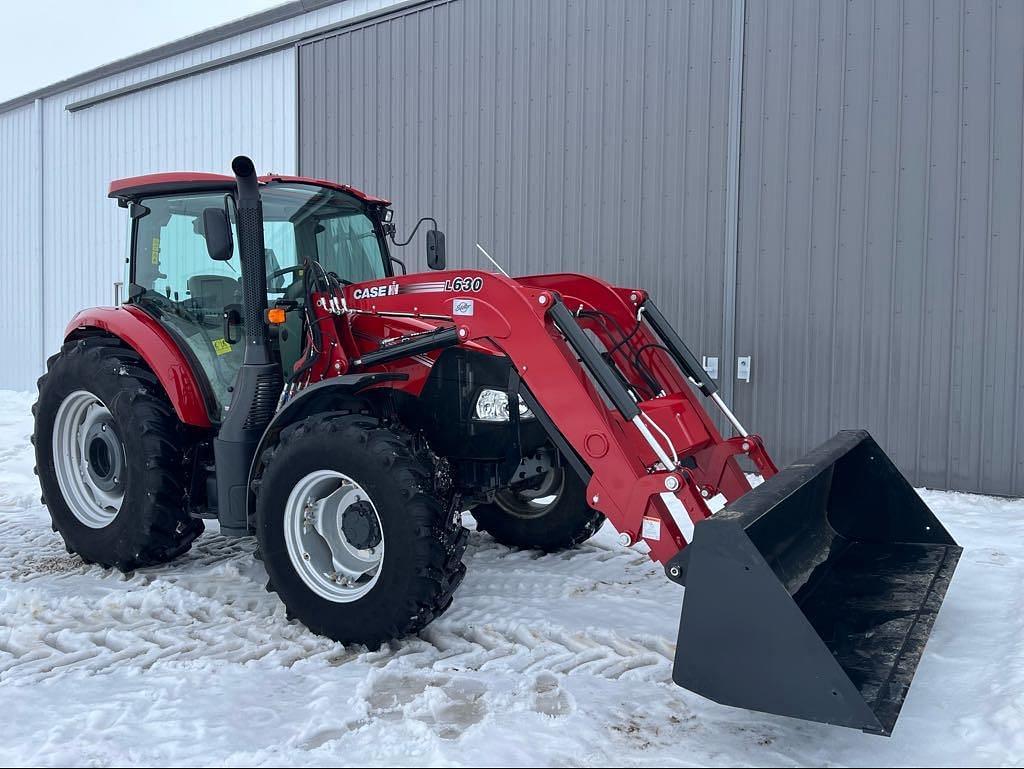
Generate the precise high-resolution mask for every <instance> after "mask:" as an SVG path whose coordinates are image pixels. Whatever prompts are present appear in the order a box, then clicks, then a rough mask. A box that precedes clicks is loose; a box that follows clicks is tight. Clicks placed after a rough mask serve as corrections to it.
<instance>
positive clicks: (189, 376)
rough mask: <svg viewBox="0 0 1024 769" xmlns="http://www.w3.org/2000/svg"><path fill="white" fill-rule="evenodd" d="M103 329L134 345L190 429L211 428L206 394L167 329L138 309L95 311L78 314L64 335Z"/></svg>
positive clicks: (94, 308)
mask: <svg viewBox="0 0 1024 769" xmlns="http://www.w3.org/2000/svg"><path fill="white" fill-rule="evenodd" d="M85 329H101V330H103V331H106V332H107V333H109V334H112V335H114V336H117V337H119V338H121V339H123V340H124V341H125V342H127V343H128V344H129V345H131V346H132V347H133V348H134V349H135V351H136V352H137V353H138V354H139V355H141V356H142V359H143V360H144V361H146V365H148V366H149V367H150V368H151V369H152V370H153V373H154V374H156V377H157V379H159V380H160V384H161V386H163V388H164V392H166V393H167V396H168V398H170V400H171V405H172V406H174V411H175V413H176V414H177V415H178V418H179V419H180V420H181V421H182V422H184V423H185V424H187V425H193V426H195V427H210V426H211V423H210V415H209V414H208V413H207V410H206V402H205V400H204V399H203V391H202V390H201V389H200V387H199V382H198V381H197V379H196V375H195V373H194V372H193V371H192V367H191V366H189V364H188V362H187V361H186V360H185V358H184V356H183V355H182V353H181V350H180V349H179V348H178V344H177V342H175V340H174V339H173V338H172V337H171V335H170V332H168V331H167V330H166V329H165V328H164V327H163V326H161V325H160V324H159V323H157V321H156V320H154V319H153V318H151V317H150V316H149V315H147V314H146V313H144V312H143V311H142V310H140V309H139V308H137V307H132V306H131V305H127V306H125V307H119V308H114V307H92V308H90V309H88V310H83V311H82V312H80V313H78V314H77V315H76V316H75V317H74V318H72V319H71V322H70V323H69V324H68V326H67V328H66V329H65V331H64V335H65V337H68V336H71V335H72V334H74V333H75V332H76V331H81V330H85Z"/></svg>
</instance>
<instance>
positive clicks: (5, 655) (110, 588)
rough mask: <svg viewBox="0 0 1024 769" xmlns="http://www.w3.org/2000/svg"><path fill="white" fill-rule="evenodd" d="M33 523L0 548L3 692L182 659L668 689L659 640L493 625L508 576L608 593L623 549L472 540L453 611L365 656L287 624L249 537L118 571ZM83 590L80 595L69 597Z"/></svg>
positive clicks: (21, 523)
mask: <svg viewBox="0 0 1024 769" xmlns="http://www.w3.org/2000/svg"><path fill="white" fill-rule="evenodd" d="M32 518H34V520H25V517H24V516H16V517H15V519H14V520H11V521H9V523H8V526H9V527H8V530H7V533H6V536H5V538H4V540H3V542H2V543H0V579H3V580H6V581H8V582H9V583H10V584H12V585H16V586H17V588H16V589H15V588H14V587H12V588H8V589H2V590H0V682H2V683H8V682H10V683H32V682H36V681H39V680H42V679H44V678H46V677H50V676H52V675H53V674H55V673H78V674H86V675H91V674H97V673H102V672H105V671H108V670H111V669H114V668H117V667H121V666H127V667H131V668H132V669H138V670H148V669H150V668H152V667H154V666H159V665H167V664H175V663H190V662H207V663H214V662H219V663H223V662H229V663H232V664H239V665H246V664H250V663H259V664H261V665H269V666H273V667H284V668H289V667H292V666H293V665H297V664H326V665H341V664H344V663H346V662H349V661H353V660H359V661H362V662H365V663H368V664H370V665H372V666H374V667H380V668H386V667H388V666H389V665H391V664H392V663H393V662H396V661H401V662H402V664H404V665H407V664H409V663H413V662H414V663H415V664H416V665H417V666H419V667H420V668H422V669H426V670H443V671H458V670H467V671H468V670H506V671H510V672H516V673H526V674H538V673H542V672H550V673H554V674H560V675H590V676H597V677H601V678H611V679H617V678H620V677H627V678H641V679H643V680H653V681H664V680H668V678H669V676H670V672H671V661H672V647H671V644H669V643H668V642H666V641H665V639H663V638H660V637H655V636H649V637H645V636H639V635H638V636H635V637H627V636H623V635H620V634H618V633H615V632H611V631H608V630H601V629H588V630H586V631H569V630H567V629H566V628H565V627H563V626H562V625H560V624H559V623H557V622H551V621H540V622H538V621H533V622H529V623H526V622H515V621H495V620H494V616H495V614H494V612H493V611H492V607H493V606H494V605H495V603H497V602H501V603H504V605H505V608H506V609H507V607H508V598H507V596H506V595H505V591H506V588H507V587H508V584H509V581H510V580H511V581H515V582H516V583H517V584H519V585H520V589H521V590H523V591H524V592H525V593H527V594H528V595H529V596H530V597H531V598H532V599H533V600H538V601H543V602H547V601H550V600H554V599H555V598H558V597H564V596H565V595H566V594H567V593H570V594H571V593H572V592H573V591H578V590H582V591H584V592H586V591H587V590H588V589H592V588H593V587H594V586H595V585H596V584H597V583H598V582H599V583H601V584H602V585H603V586H604V587H606V588H607V587H614V586H615V583H613V582H611V581H610V580H608V579H607V577H608V576H609V568H612V569H616V570H617V571H618V573H619V574H620V575H621V574H623V572H622V571H621V569H622V568H623V567H624V566H630V565H635V564H638V563H643V562H644V561H643V556H641V555H639V554H637V553H634V552H631V551H621V550H620V551H614V550H608V549H605V548H602V547H599V546H595V545H585V546H584V547H583V548H581V549H579V550H577V551H572V552H570V553H565V554H561V555H556V556H548V557H546V561H545V563H548V564H550V566H551V567H552V568H551V569H540V568H539V567H540V564H538V563H537V560H538V554H537V553H529V552H525V553H524V552H514V551H512V550H509V549H508V548H505V547H503V546H501V545H498V544H496V543H494V542H493V540H490V538H485V537H484V536H483V535H476V534H474V535H473V537H472V540H473V545H472V546H471V548H470V551H469V553H468V555H467V562H468V566H469V572H470V575H477V576H478V578H477V579H473V578H470V579H467V582H466V586H465V587H464V588H463V589H462V590H460V592H459V593H458V594H457V595H456V600H455V605H454V606H453V608H452V609H451V610H450V611H449V613H448V614H446V615H444V616H443V617H442V618H441V619H439V620H438V621H435V622H434V623H433V624H432V625H431V626H429V627H428V628H427V629H426V630H425V631H424V632H423V633H422V634H421V635H420V636H419V637H417V638H411V639H406V640H402V641H396V642H392V643H391V644H388V645H386V646H385V647H382V649H381V650H379V651H376V652H369V651H367V650H366V649H365V648H363V647H347V648H346V647H344V646H342V645H341V644H337V643H334V642H332V641H330V640H328V639H325V638H322V637H320V636H317V635H314V634H313V633H310V632H309V631H307V630H306V629H305V628H304V627H302V626H301V625H300V624H298V623H295V622H288V621H287V620H286V618H285V614H284V607H283V605H282V604H281V603H280V601H279V600H278V599H277V597H276V596H274V595H271V594H268V593H266V592H265V591H264V588H263V585H264V583H265V582H266V575H265V573H264V572H263V569H262V566H260V565H259V563H258V562H257V561H256V560H255V559H254V557H253V550H254V549H255V546H254V543H253V541H252V540H251V539H245V540H234V539H227V538H225V537H222V536H220V535H218V534H209V533H208V534H205V535H203V536H202V537H201V538H200V539H199V540H198V541H197V543H196V545H195V546H194V547H193V549H192V550H191V551H190V552H189V553H188V554H187V555H185V556H183V557H182V558H180V559H178V560H177V561H176V562H174V563H171V564H166V565H164V566H160V567H155V568H152V569H142V570H139V571H137V572H135V573H133V574H131V575H122V574H120V573H118V572H116V571H113V570H108V569H103V568H101V567H98V566H90V565H87V564H85V563H84V562H83V561H82V560H81V559H80V558H78V557H77V556H72V555H68V554H67V553H65V552H64V549H63V546H62V544H61V543H60V540H59V538H58V537H57V535H55V534H53V533H51V532H50V531H49V530H48V529H46V530H44V531H40V530H39V525H38V524H39V519H38V516H32ZM618 562H621V563H618ZM645 569H646V567H645ZM552 570H553V571H554V573H552ZM595 576H597V577H604V578H605V579H596V580H595ZM644 576H647V575H644ZM524 583H525V587H524ZM626 584H628V580H627V581H626ZM78 585H81V586H82V588H83V590H82V592H81V593H80V594H75V588H76V587H77V586H78ZM54 587H59V588H60V589H59V590H54V589H53V588H54ZM501 613H503V612H499V616H500V614H501Z"/></svg>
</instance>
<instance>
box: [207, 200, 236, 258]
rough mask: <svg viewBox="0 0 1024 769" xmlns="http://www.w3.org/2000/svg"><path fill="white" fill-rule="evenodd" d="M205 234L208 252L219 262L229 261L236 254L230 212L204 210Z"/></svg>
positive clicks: (215, 209)
mask: <svg viewBox="0 0 1024 769" xmlns="http://www.w3.org/2000/svg"><path fill="white" fill-rule="evenodd" d="M203 233H204V235H205V236H206V250H207V252H208V253H209V254H210V258H211V259H213V260H214V261H217V262H226V261H228V260H229V259H230V258H231V257H232V256H233V255H234V253H235V244H234V242H233V241H232V239H231V223H230V222H229V221H228V212H227V211H225V210H224V209H223V208H206V209H203Z"/></svg>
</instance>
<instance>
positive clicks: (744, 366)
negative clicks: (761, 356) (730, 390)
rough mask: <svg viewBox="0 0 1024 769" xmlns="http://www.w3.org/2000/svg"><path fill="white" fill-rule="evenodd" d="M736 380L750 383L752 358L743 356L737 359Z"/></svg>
mask: <svg viewBox="0 0 1024 769" xmlns="http://www.w3.org/2000/svg"><path fill="white" fill-rule="evenodd" d="M736 378H737V379H738V380H739V381H741V382H749V381H750V356H749V355H741V356H740V357H738V358H736Z"/></svg>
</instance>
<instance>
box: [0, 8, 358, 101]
mask: <svg viewBox="0 0 1024 769" xmlns="http://www.w3.org/2000/svg"><path fill="white" fill-rule="evenodd" d="M340 2H344V0H291V2H288V3H284V4H283V5H277V6H274V7H273V8H268V9H267V10H265V11H259V12H258V13H253V14H250V15H249V16H243V17H242V18H240V19H235V20H234V21H229V22H226V23H225V24H221V25H219V26H216V27H210V28H208V29H204V30H201V31H200V32H197V33H196V34H194V35H187V36H185V37H181V38H178V39H177V40H172V41H171V42H169V43H164V44H163V45H158V46H157V47H156V48H150V49H148V50H145V51H141V52H139V53H135V54H132V55H131V56H126V57H125V58H123V59H118V60H116V61H112V62H111V63H109V64H104V65H102V66H100V67H95V68H93V69H90V70H87V71H85V72H82V73H81V74H78V75H74V76H72V77H69V78H66V79H64V80H60V81H58V82H56V83H52V84H51V85H47V86H44V87H42V88H37V89H36V90H34V91H30V92H29V93H26V94H23V95H21V96H16V97H14V98H13V99H8V100H7V101H5V102H0V115H2V114H3V113H5V112H10V111H12V110H16V109H18V108H19V107H25V106H27V105H29V104H32V103H33V102H34V101H35V100H36V99H43V98H46V97H48V96H54V95H56V94H59V93H63V92H65V91H70V90H71V89H72V88H78V87H79V86H83V85H88V84H89V83H94V82H96V81H97V80H102V79H103V78H105V77H111V76H112V75H119V74H121V73H122V72H127V71H128V70H130V69H135V68H136V67H142V66H145V65H146V64H152V63H154V62H157V61H160V60H162V59H168V58H170V57H171V56H176V55H177V54H179V53H185V52H187V51H192V50H195V49H196V48H201V47H203V46H204V45H210V44H211V43H218V42H220V41H221V40H227V39H228V38H230V37H235V36H236V35H242V34H245V33H246V32H251V31H252V30H254V29H259V28H260V27H266V26H269V25H271V24H276V23H277V22H280V21H287V20H288V19H292V18H294V17H296V16H301V15H302V14H304V13H309V12H310V11H315V10H318V9H320V8H324V7H325V6H328V5H335V4H337V3H340Z"/></svg>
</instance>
